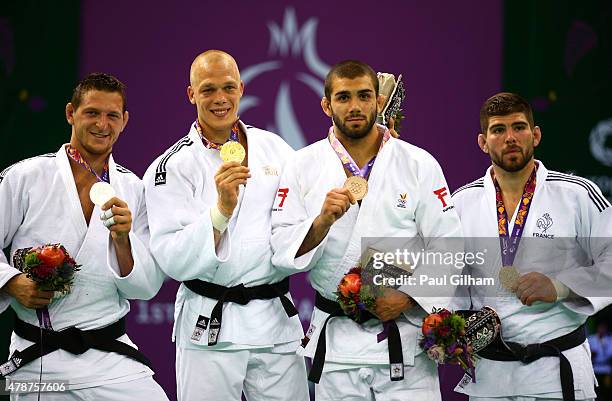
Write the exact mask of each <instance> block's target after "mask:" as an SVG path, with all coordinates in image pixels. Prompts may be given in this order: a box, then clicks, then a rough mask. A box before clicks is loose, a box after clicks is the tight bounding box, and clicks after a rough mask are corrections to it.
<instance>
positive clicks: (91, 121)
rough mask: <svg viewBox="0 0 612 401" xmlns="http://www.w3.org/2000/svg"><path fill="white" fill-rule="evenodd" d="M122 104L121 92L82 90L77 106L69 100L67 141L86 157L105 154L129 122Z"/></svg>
mask: <svg viewBox="0 0 612 401" xmlns="http://www.w3.org/2000/svg"><path fill="white" fill-rule="evenodd" d="M123 106H124V105H123V98H122V97H121V94H120V93H118V92H106V91H100V90H96V89H92V90H89V91H87V92H85V93H84V94H83V95H82V96H81V98H80V103H79V105H78V107H75V106H74V105H73V104H72V103H68V104H67V105H66V119H67V120H68V123H69V124H70V125H71V126H72V136H71V138H70V144H71V145H72V146H74V147H75V148H77V150H78V151H79V153H81V155H82V156H83V157H85V158H86V159H91V158H97V157H106V156H108V155H109V154H110V153H111V151H112V148H113V145H114V143H115V142H116V141H117V139H118V138H119V134H121V132H122V131H123V130H124V129H125V126H126V125H127V122H128V117H129V115H128V112H127V111H125V112H124V111H123Z"/></svg>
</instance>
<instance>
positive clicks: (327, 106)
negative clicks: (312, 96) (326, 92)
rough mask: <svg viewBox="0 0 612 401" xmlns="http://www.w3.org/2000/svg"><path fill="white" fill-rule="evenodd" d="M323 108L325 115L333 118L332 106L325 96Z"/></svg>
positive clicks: (322, 100)
mask: <svg viewBox="0 0 612 401" xmlns="http://www.w3.org/2000/svg"><path fill="white" fill-rule="evenodd" d="M321 108H322V109H323V113H325V114H327V117H331V116H332V109H331V104H330V102H329V100H328V99H327V98H326V97H325V96H323V98H322V99H321Z"/></svg>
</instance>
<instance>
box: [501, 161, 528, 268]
mask: <svg viewBox="0 0 612 401" xmlns="http://www.w3.org/2000/svg"><path fill="white" fill-rule="evenodd" d="M537 167H538V166H537V164H536V166H535V167H534V169H533V171H532V172H531V176H529V179H528V180H527V182H526V183H525V188H524V189H523V195H522V196H521V201H520V204H519V211H518V213H517V214H516V220H515V221H514V227H513V228H512V234H511V235H510V236H508V213H507V212H506V207H505V206H504V199H503V197H502V192H501V188H500V187H499V183H498V182H497V179H496V178H495V177H493V185H494V186H495V203H496V206H497V229H498V232H499V245H500V247H501V256H502V266H512V264H513V263H514V257H515V256H516V252H517V250H518V246H519V243H520V242H521V237H522V235H523V229H524V228H525V223H526V222H527V216H528V215H529V209H530V208H531V201H532V199H533V193H534V192H535V186H536V171H537Z"/></svg>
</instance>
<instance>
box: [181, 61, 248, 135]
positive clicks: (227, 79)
mask: <svg viewBox="0 0 612 401" xmlns="http://www.w3.org/2000/svg"><path fill="white" fill-rule="evenodd" d="M243 92H244V83H243V82H242V81H241V80H240V71H238V65H237V64H236V60H234V58H233V57H232V56H230V55H229V54H227V53H226V52H224V51H221V50H208V51H205V52H204V53H202V54H200V55H198V56H197V57H196V58H195V59H194V60H193V63H191V69H190V70H189V86H188V87H187V97H188V98H189V102H190V103H191V104H194V105H196V108H197V110H198V122H199V123H200V126H201V127H202V130H203V131H204V135H208V136H210V138H208V139H216V140H217V141H218V142H219V143H222V142H224V141H225V139H226V138H227V137H228V136H229V132H230V130H231V128H232V126H233V125H234V123H235V122H236V121H237V120H238V108H239V106H240V98H241V97H242V93H243Z"/></svg>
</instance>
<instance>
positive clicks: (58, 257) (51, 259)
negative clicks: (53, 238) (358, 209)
mask: <svg viewBox="0 0 612 401" xmlns="http://www.w3.org/2000/svg"><path fill="white" fill-rule="evenodd" d="M38 259H40V261H41V262H43V263H44V264H45V265H47V266H49V267H51V268H55V267H58V266H59V265H61V264H62V263H64V259H66V253H65V252H64V251H63V250H62V247H60V246H59V245H52V246H45V247H43V248H42V249H41V250H40V252H39V253H38Z"/></svg>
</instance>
